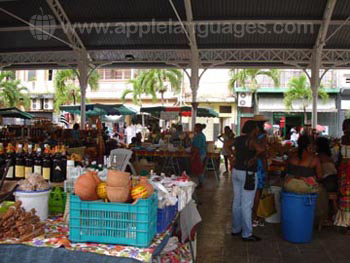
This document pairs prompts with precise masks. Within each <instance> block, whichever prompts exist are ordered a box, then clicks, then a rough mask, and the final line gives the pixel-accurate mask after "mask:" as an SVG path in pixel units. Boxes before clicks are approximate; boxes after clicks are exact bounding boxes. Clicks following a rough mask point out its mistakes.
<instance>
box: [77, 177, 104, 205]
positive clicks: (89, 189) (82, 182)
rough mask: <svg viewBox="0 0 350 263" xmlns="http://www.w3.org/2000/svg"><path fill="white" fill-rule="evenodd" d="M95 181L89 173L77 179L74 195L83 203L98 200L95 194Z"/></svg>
mask: <svg viewBox="0 0 350 263" xmlns="http://www.w3.org/2000/svg"><path fill="white" fill-rule="evenodd" d="M97 185H98V183H97V181H96V179H95V178H94V176H93V174H92V173H91V172H87V173H86V174H83V175H81V176H79V177H78V179H77V181H76V183H75V186H74V193H75V194H76V195H77V196H79V197H80V199H81V200H84V201H93V200H97V199H98V195H97V192H96V189H97Z"/></svg>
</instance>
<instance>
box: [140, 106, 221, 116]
mask: <svg viewBox="0 0 350 263" xmlns="http://www.w3.org/2000/svg"><path fill="white" fill-rule="evenodd" d="M140 111H141V112H146V113H149V114H151V115H154V116H157V117H159V116H160V113H161V112H179V114H181V116H183V117H191V116H192V107H190V106H182V107H166V106H158V107H145V108H141V109H140ZM197 116H198V117H211V118H217V117H219V114H218V113H217V112H216V111H214V110H213V109H210V108H198V109H197Z"/></svg>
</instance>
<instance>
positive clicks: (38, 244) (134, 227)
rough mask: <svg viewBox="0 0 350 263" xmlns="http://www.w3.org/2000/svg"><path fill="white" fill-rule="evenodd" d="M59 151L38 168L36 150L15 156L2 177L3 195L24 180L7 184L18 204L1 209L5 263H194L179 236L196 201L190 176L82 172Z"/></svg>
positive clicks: (0, 247)
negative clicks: (184, 213) (183, 216)
mask: <svg viewBox="0 0 350 263" xmlns="http://www.w3.org/2000/svg"><path fill="white" fill-rule="evenodd" d="M61 152H62V151H60V150H58V151H57V152H56V153H57V155H56V154H55V155H50V154H49V150H48V149H45V151H44V157H43V158H42V157H41V153H39V157H40V162H39V161H38V159H39V157H38V155H35V156H34V155H31V154H30V153H31V149H30V150H28V149H26V155H25V156H24V155H23V154H22V149H17V155H16V156H15V160H14V161H13V162H10V163H9V165H7V166H6V170H5V171H3V174H1V178H2V180H1V185H0V190H1V186H2V185H3V182H4V180H3V179H5V178H6V177H7V179H9V174H10V173H11V175H12V177H13V178H15V179H19V178H22V179H21V180H19V181H18V180H16V181H14V180H6V182H7V183H9V182H10V183H11V184H12V185H16V186H15V187H14V188H15V191H14V193H13V194H14V196H15V201H13V202H9V201H3V202H1V203H0V255H1V257H3V258H4V259H5V260H6V262H10V261H12V262H21V263H24V262H34V261H35V262H41V261H42V262H62V258H61V257H64V258H65V260H64V262H81V261H82V260H83V259H89V260H90V259H94V260H95V262H126V263H127V262H130V263H131V262H152V261H154V262H164V263H165V262H179V260H180V259H181V260H182V261H181V262H191V251H190V248H189V245H188V243H186V242H184V241H186V239H184V238H183V236H181V235H186V233H184V231H181V230H180V231H175V225H176V224H177V222H179V221H180V219H179V218H181V216H180V215H181V212H182V211H183V210H185V209H187V206H188V204H190V203H191V202H193V201H192V194H193V191H194V188H195V184H194V183H193V182H192V181H191V180H190V179H189V177H187V175H186V174H183V175H181V176H172V177H165V176H164V175H163V176H158V175H155V174H153V173H152V174H151V175H148V176H135V175H131V174H129V173H127V172H122V171H117V170H115V169H113V168H109V169H107V167H106V166H104V167H102V166H101V165H100V166H97V165H92V166H91V165H90V167H81V166H76V165H75V164H77V163H79V162H75V160H74V158H77V157H76V156H75V155H73V156H69V157H68V159H70V160H68V161H67V158H65V155H64V156H63V155H62V154H61ZM11 158H12V157H11ZM22 159H23V160H22ZM28 159H29V160H28ZM30 167H31V168H30ZM22 173H23V174H22ZM16 176H17V177H16ZM55 178H56V179H55ZM53 179H54V180H53ZM62 179H63V180H64V179H66V180H65V181H64V183H63V182H62V181H63V180H62ZM55 183H56V185H57V183H62V185H64V190H65V191H63V188H61V187H57V186H54V185H55ZM0 197H1V196H0ZM191 209H193V208H191ZM197 213H198V211H197ZM198 217H199V216H198ZM199 221H200V217H199V219H198V218H197V221H196V222H194V224H193V225H195V224H197V223H198V222H199ZM179 225H180V224H179ZM191 226H192V225H191ZM174 232H176V233H177V235H173V233H174ZM16 251H18V252H16ZM63 251H64V252H63ZM69 252H79V253H81V252H90V253H82V254H74V253H73V254H72V253H69ZM42 254H45V255H46V256H43V257H41V256H40V255H42ZM192 254H193V251H192ZM20 255H23V257H20ZM87 255H89V256H87ZM104 256H111V257H104ZM28 257H29V258H28ZM99 257H103V259H102V258H99ZM84 262H85V261H84ZM86 262H90V261H86ZM91 262H92V261H91Z"/></svg>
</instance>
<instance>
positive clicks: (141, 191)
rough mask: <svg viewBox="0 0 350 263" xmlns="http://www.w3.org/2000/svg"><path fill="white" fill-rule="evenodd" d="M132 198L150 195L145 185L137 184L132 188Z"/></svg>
mask: <svg viewBox="0 0 350 263" xmlns="http://www.w3.org/2000/svg"><path fill="white" fill-rule="evenodd" d="M131 197H132V199H134V200H136V199H142V198H147V197H148V192H147V190H146V188H145V187H144V186H143V185H137V186H135V187H134V188H133V189H132V190H131Z"/></svg>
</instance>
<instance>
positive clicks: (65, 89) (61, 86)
mask: <svg viewBox="0 0 350 263" xmlns="http://www.w3.org/2000/svg"><path fill="white" fill-rule="evenodd" d="M99 79H100V76H99V74H98V72H97V71H94V72H93V73H92V74H91V76H90V78H89V82H88V83H89V86H90V88H91V90H92V91H97V90H98V89H99ZM76 80H78V71H76V70H74V69H65V70H58V71H57V73H56V75H55V79H54V87H55V110H56V111H57V112H58V111H59V108H60V106H61V105H69V104H73V105H75V104H77V103H80V101H81V94H80V87H79V86H77V85H76V83H77V82H76Z"/></svg>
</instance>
